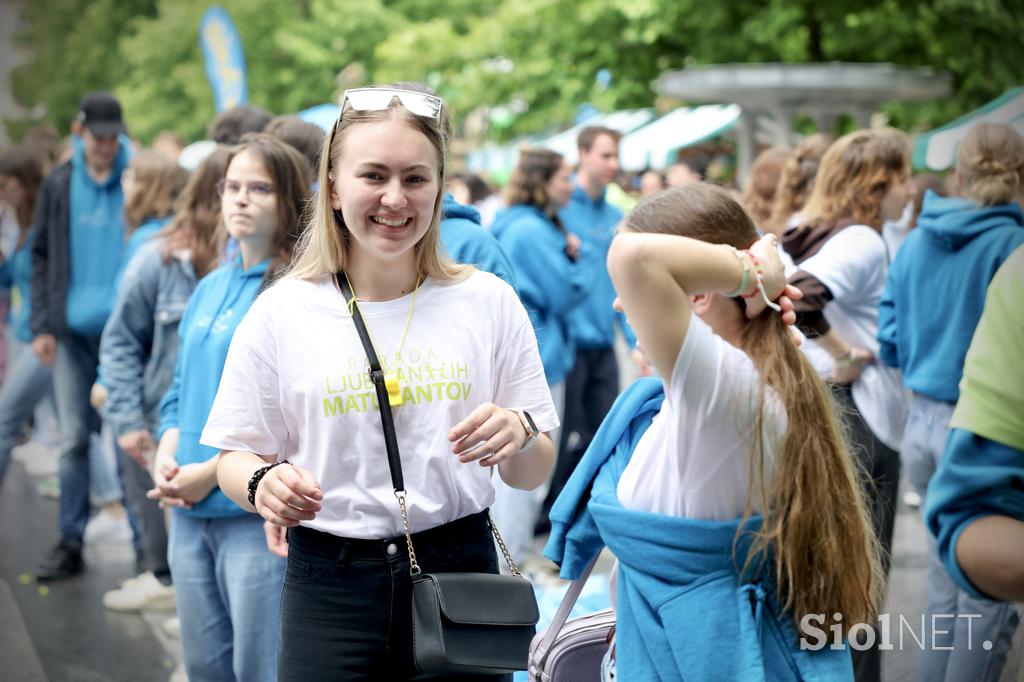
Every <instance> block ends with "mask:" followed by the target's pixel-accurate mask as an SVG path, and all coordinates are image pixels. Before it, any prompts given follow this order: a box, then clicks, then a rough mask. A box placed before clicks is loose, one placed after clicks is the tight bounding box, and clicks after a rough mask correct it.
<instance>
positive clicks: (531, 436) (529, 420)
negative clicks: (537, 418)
mask: <svg viewBox="0 0 1024 682" xmlns="http://www.w3.org/2000/svg"><path fill="white" fill-rule="evenodd" d="M512 411H513V412H515V413H516V416H518V417H519V421H520V422H522V424H523V428H524V429H526V440H524V441H523V443H522V445H520V446H519V450H520V451H523V450H525V449H526V448H528V447H530V445H532V444H533V441H535V440H536V439H537V436H539V435H540V429H538V428H537V424H536V422H534V421H533V417H531V416H530V413H529V412H527V411H526V410H512Z"/></svg>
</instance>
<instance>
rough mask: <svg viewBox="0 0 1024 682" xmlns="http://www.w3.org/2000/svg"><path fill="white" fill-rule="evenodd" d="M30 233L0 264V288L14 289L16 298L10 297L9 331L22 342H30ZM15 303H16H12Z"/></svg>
mask: <svg viewBox="0 0 1024 682" xmlns="http://www.w3.org/2000/svg"><path fill="white" fill-rule="evenodd" d="M31 285H32V235H31V234H29V237H28V239H26V240H25V243H24V244H22V245H21V246H19V247H18V248H17V249H15V251H14V253H12V254H11V257H10V258H8V259H7V260H6V261H4V262H3V264H0V289H16V290H17V291H18V297H17V299H14V298H12V301H11V303H12V307H11V310H10V316H11V317H10V325H11V332H12V333H13V334H14V338H15V339H17V340H18V341H20V342H22V343H31V342H32V329H31V328H30V327H29V323H28V321H29V317H30V316H31V312H32V294H31V293H30V291H29V287H30V286H31ZM13 304H17V305H13Z"/></svg>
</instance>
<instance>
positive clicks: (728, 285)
mask: <svg viewBox="0 0 1024 682" xmlns="http://www.w3.org/2000/svg"><path fill="white" fill-rule="evenodd" d="M774 240H775V238H774V236H773V235H769V236H767V237H765V238H763V239H761V240H759V241H758V242H756V243H755V245H754V246H752V247H751V249H752V251H754V252H755V254H756V258H757V259H758V260H759V261H760V262H761V264H762V267H763V268H764V275H765V288H766V291H767V292H768V295H769V297H772V298H777V297H778V296H779V295H781V294H782V293H783V290H784V288H785V277H784V275H783V270H782V263H781V261H780V260H779V258H778V253H777V251H776V249H775V246H774V243H775V241H774ZM769 242H770V243H769ZM737 253H739V257H737V255H736V254H737ZM744 262H746V269H747V270H748V275H747V276H746V277H744V270H745V267H744ZM753 269H754V266H753V262H752V260H751V258H750V256H749V255H747V254H745V253H743V252H735V251H734V249H732V248H731V247H729V246H726V245H721V244H708V243H707V242H702V241H699V240H696V239H690V238H688V237H679V236H673V235H665V234H648V233H643V234H641V233H635V232H621V233H620V234H619V235H618V236H616V237H615V239H614V240H613V241H612V245H611V249H610V250H609V252H608V272H609V274H610V275H611V277H612V282H613V283H614V285H615V290H616V292H617V293H618V295H619V301H620V303H621V305H622V308H623V309H624V311H625V313H626V316H627V317H628V318H629V323H630V325H631V326H632V327H633V330H634V331H635V332H636V335H637V338H638V339H639V342H640V345H641V346H643V348H644V351H645V352H646V353H647V355H648V357H650V359H651V360H652V362H653V363H654V366H655V368H656V369H657V370H658V373H659V374H660V375H661V376H662V377H665V378H668V377H670V376H672V369H673V367H674V366H675V362H676V358H677V357H678V356H679V349H680V348H681V347H682V345H683V341H684V340H685V339H686V333H687V331H688V329H689V326H690V315H691V311H692V308H691V297H694V296H698V295H700V294H723V295H724V294H726V293H732V292H735V291H736V290H737V289H739V288H740V285H741V284H746V286H745V287H744V291H743V292H742V293H745V294H749V293H750V292H751V291H753V290H754V287H755V286H756V278H755V275H754V274H753ZM745 300H746V301H748V304H747V305H748V306H749V307H750V310H749V311H748V314H751V313H753V314H756V313H758V312H760V310H763V309H764V304H763V302H760V297H756V298H748V299H745Z"/></svg>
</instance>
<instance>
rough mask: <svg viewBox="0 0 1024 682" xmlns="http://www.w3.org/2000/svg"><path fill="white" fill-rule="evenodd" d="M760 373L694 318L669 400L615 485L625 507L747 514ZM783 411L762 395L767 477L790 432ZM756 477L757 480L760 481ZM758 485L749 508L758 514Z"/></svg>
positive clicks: (697, 514)
mask: <svg viewBox="0 0 1024 682" xmlns="http://www.w3.org/2000/svg"><path fill="white" fill-rule="evenodd" d="M762 383H763V382H762V380H761V377H760V375H759V374H758V373H757V369H756V368H755V367H754V363H753V362H752V361H751V360H750V358H749V357H748V356H747V354H746V353H744V352H743V351H741V350H740V349H738V348H736V347H734V346H732V345H731V344H729V343H728V342H726V341H725V340H724V339H722V338H720V337H719V336H717V335H716V334H715V333H714V332H712V331H711V328H710V327H708V326H707V325H706V324H705V323H704V322H703V321H702V320H701V319H700V318H699V317H697V316H696V315H693V316H692V317H691V319H690V328H689V330H688V331H687V333H686V339H685V340H684V341H683V345H682V347H681V348H680V349H679V357H678V358H677V359H676V364H675V367H674V368H673V370H672V377H671V380H670V381H669V382H668V383H667V384H666V386H665V402H663V403H662V405H661V411H660V412H658V414H657V415H656V416H655V417H654V421H653V422H652V423H651V426H650V428H648V429H647V431H646V432H645V433H644V435H643V436H642V437H641V438H640V441H639V442H638V443H637V446H636V449H635V450H634V452H633V456H632V457H631V458H630V460H629V464H628V465H627V466H626V470H625V471H624V472H623V473H622V477H621V478H620V479H619V485H618V490H617V492H618V497H619V501H620V502H621V503H622V505H623V506H624V507H627V508H629V509H637V510H641V511H649V512H655V513H658V514H668V515H672V516H680V517H684V518H689V519H704V520H712V521H728V520H731V519H736V518H739V517H741V516H742V515H743V513H744V510H745V509H746V502H747V498H748V496H749V495H748V487H749V486H748V483H749V480H750V471H751V469H750V460H751V457H753V456H754V452H755V449H754V448H755V441H756V439H755V431H754V424H755V417H756V415H757V409H758V406H759V403H760V397H759V391H760V388H761V385H762ZM786 425H787V420H786V413H785V408H784V407H783V406H782V403H781V402H780V401H779V399H778V396H777V395H776V393H775V392H774V391H773V390H771V389H767V390H766V391H765V405H764V429H763V434H764V435H763V442H764V446H765V447H764V480H765V483H766V484H767V485H770V483H771V480H772V473H773V471H774V466H773V465H774V460H775V453H776V452H777V451H778V449H779V448H780V447H781V444H782V439H783V437H784V436H785V433H786ZM756 480H757V479H755V481H756ZM759 490H760V487H759V486H758V485H755V486H754V488H753V491H754V495H753V498H752V499H751V502H752V505H751V509H752V510H754V511H757V510H758V509H759V508H760V505H759V504H758V501H759V497H760V493H759V492H758V491H759Z"/></svg>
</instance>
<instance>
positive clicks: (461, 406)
mask: <svg viewBox="0 0 1024 682" xmlns="http://www.w3.org/2000/svg"><path fill="white" fill-rule="evenodd" d="M411 301H412V295H411V294H410V295H408V296H404V297H402V298H399V299H396V300H393V301H386V302H380V303H360V304H359V307H360V310H361V311H362V313H363V317H364V319H365V320H366V324H367V326H368V327H369V329H370V332H371V333H372V335H373V338H374V339H375V341H374V344H375V346H376V348H377V351H378V356H379V357H380V358H381V364H382V366H383V367H384V369H385V371H389V369H392V368H393V369H395V370H396V371H398V373H399V379H400V381H401V384H402V386H403V397H404V400H405V402H404V404H403V405H401V406H397V407H394V408H393V410H392V411H393V413H394V418H395V429H396V432H397V434H398V447H399V451H400V453H401V458H402V470H403V474H404V479H405V488H406V490H407V491H408V498H407V500H408V508H409V524H410V526H411V528H412V530H413V532H418V531H421V530H426V529H429V528H434V527H436V526H439V525H441V524H444V523H448V522H450V521H455V520H456V519H459V518H462V517H464V516H467V515H469V514H474V513H476V512H480V511H483V510H484V509H486V508H487V507H488V506H490V505H491V503H492V502H493V501H494V489H493V486H492V484H491V480H490V476H491V471H492V469H491V468H490V467H481V466H480V465H479V463H477V462H470V463H467V464H463V463H461V462H459V460H458V458H457V457H456V456H455V455H453V454H451V450H450V443H449V442H448V431H449V429H450V428H451V427H453V426H455V425H456V424H457V423H459V422H460V421H462V420H463V419H464V418H465V417H467V416H468V415H469V414H470V412H472V411H473V410H474V409H475V408H477V407H478V406H480V405H481V404H483V403H485V402H493V403H495V404H497V405H500V406H502V407H508V408H518V409H524V410H526V411H528V412H529V413H530V414H531V416H533V418H534V421H535V422H536V423H537V426H538V428H540V430H541V431H551V430H552V429H554V428H556V427H557V426H558V417H557V415H556V413H555V408H554V405H553V404H552V402H551V394H550V392H549V391H548V385H547V381H546V380H545V378H544V369H543V366H542V365H541V361H540V354H539V353H538V351H537V339H536V336H535V334H534V331H533V328H532V327H531V325H530V320H529V318H528V317H527V314H526V310H525V309H524V308H523V306H522V304H521V303H520V302H519V298H518V297H517V296H516V294H515V292H514V291H513V290H512V288H511V287H510V286H509V285H508V284H506V283H505V282H503V281H501V280H500V279H498V278H497V277H495V276H493V275H491V274H490V273H485V272H474V273H473V274H472V275H471V276H470V277H468V278H467V279H465V280H463V281H462V282H457V283H449V284H439V283H437V282H435V281H433V280H429V279H428V280H427V281H426V282H424V283H423V284H422V285H420V289H419V292H418V294H417V299H416V306H415V309H414V311H413V314H412V317H411V322H410V324H409V331H408V335H407V338H406V340H405V345H404V347H403V349H402V352H401V355H399V356H396V350H397V349H398V346H399V341H400V339H401V336H402V331H403V329H404V327H405V322H406V318H407V316H408V314H409V307H410V303H411ZM367 366H368V364H367V360H366V355H365V353H364V351H363V346H362V344H361V343H360V341H359V336H358V334H357V332H356V328H355V325H354V324H353V321H352V319H351V318H350V317H349V315H348V311H347V308H346V305H345V300H344V298H343V296H342V294H341V292H340V291H339V290H338V289H337V287H336V286H335V284H334V281H333V279H331V278H325V279H324V280H322V281H304V280H296V279H285V280H283V281H281V282H279V283H278V284H276V285H274V286H273V287H271V288H270V289H268V290H267V291H266V292H264V293H263V294H262V295H261V296H260V297H259V298H258V299H256V302H255V303H253V306H252V308H251V309H250V310H249V312H248V314H247V315H246V316H245V319H244V320H243V321H242V323H241V324H240V325H239V326H238V331H236V332H235V336H234V338H233V340H232V342H231V349H230V350H229V352H228V357H227V365H226V366H225V368H224V375H223V377H222V378H221V382H220V388H219V390H218V392H217V398H216V401H215V402H214V405H213V409H212V411H211V412H210V417H209V420H208V421H207V423H206V429H205V430H204V431H203V435H202V438H201V441H202V443H203V444H205V445H210V446H213V447H216V448H220V449H223V450H247V451H250V452H255V453H257V454H260V455H274V454H276V455H278V458H279V459H287V460H288V461H290V462H291V463H293V464H295V465H297V466H300V467H303V468H305V469H308V470H309V471H311V472H312V474H313V475H314V476H315V477H316V479H317V480H318V481H319V482H320V486H321V488H322V490H323V491H324V500H323V508H322V509H321V511H320V512H319V513H318V514H317V516H316V518H315V519H314V520H312V521H309V522H303V524H302V525H304V526H308V527H310V528H315V529H316V530H321V531H325V532H328V533H332V534H334V535H339V536H344V537H353V538H364V539H381V538H389V537H394V536H397V535H400V534H401V532H402V523H401V517H400V515H399V511H398V503H397V501H396V499H395V496H394V488H393V486H392V484H391V476H390V472H389V468H388V456H387V449H386V448H385V446H384V434H383V431H382V429H381V422H380V412H379V411H378V409H377V408H376V393H375V391H374V388H373V383H372V381H371V380H370V377H369V375H368V373H367ZM495 475H497V473H495Z"/></svg>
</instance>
